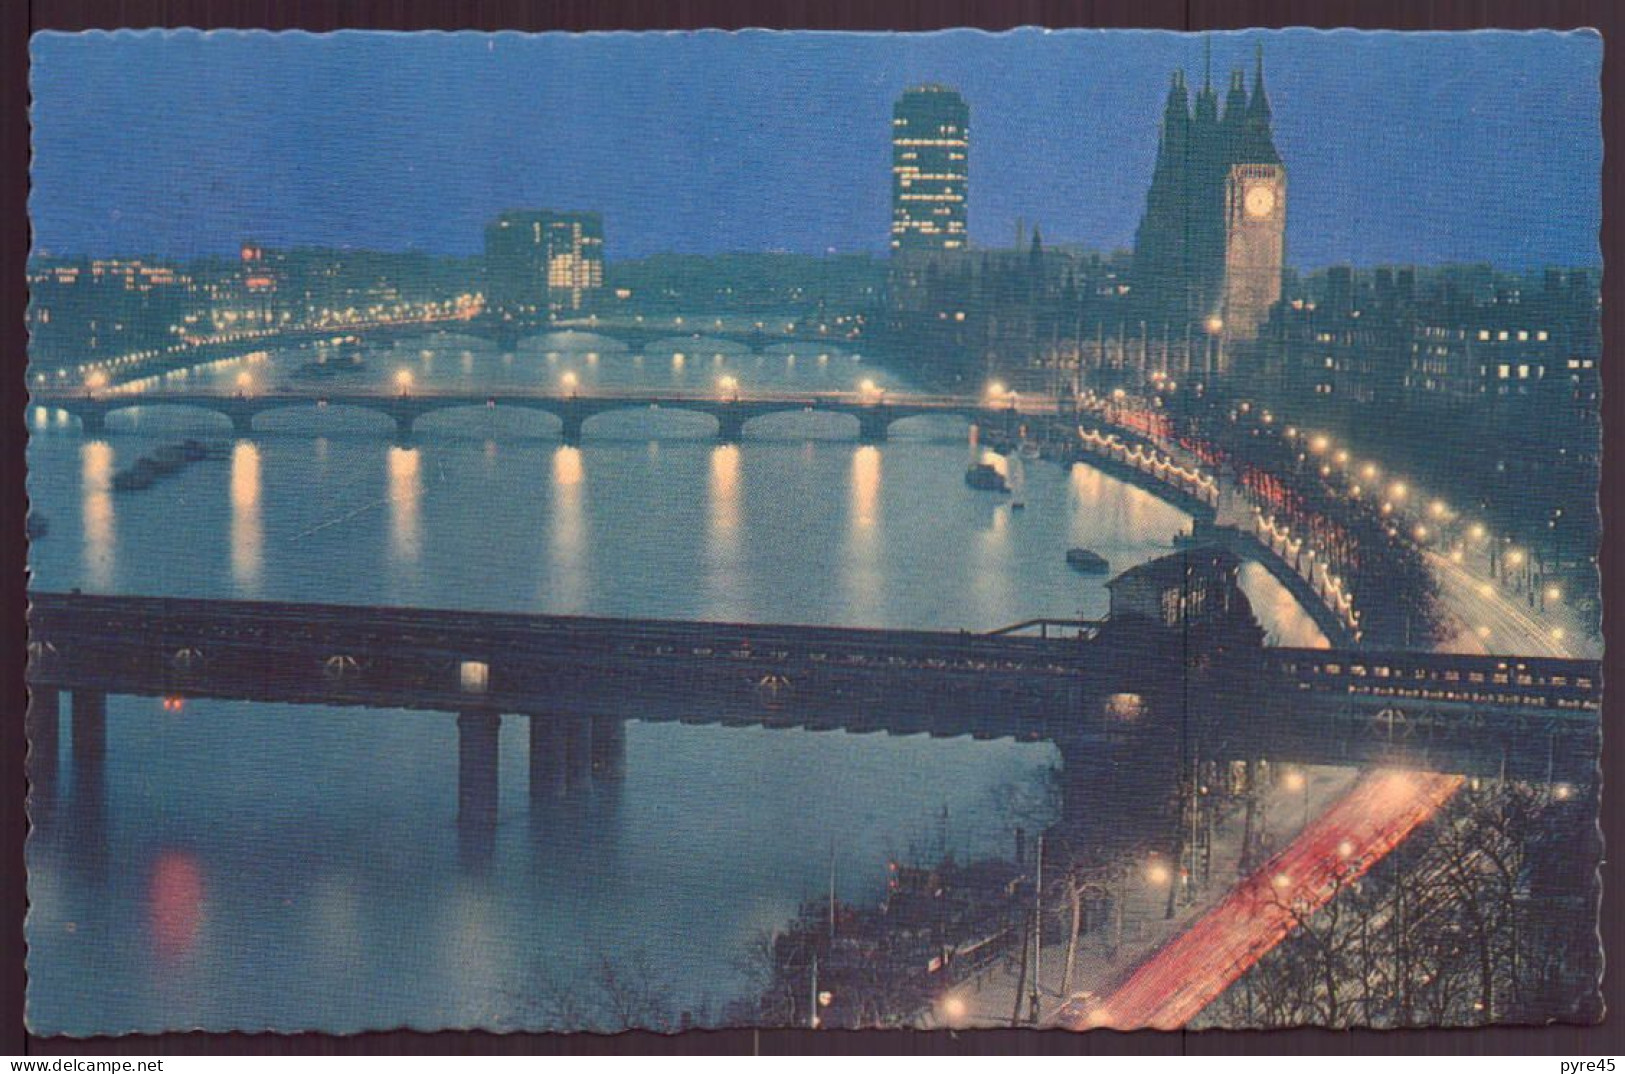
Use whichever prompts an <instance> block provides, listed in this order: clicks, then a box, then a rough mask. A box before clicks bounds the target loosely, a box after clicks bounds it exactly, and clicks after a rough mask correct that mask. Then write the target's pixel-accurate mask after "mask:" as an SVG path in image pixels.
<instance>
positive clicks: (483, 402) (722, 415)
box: [31, 389, 1031, 443]
mask: <svg viewBox="0 0 1625 1074" xmlns="http://www.w3.org/2000/svg"><path fill="white" fill-rule="evenodd" d="M31 401H32V404H33V405H35V406H43V407H49V408H54V409H58V410H64V411H66V412H67V413H69V414H71V415H73V416H75V417H77V418H78V419H79V421H80V423H81V425H82V426H83V428H84V430H85V431H86V432H88V433H93V434H94V433H100V432H102V431H104V430H105V429H106V427H107V416H108V415H109V414H111V413H114V412H116V411H119V410H128V409H132V408H136V407H155V406H164V407H172V406H181V407H194V408H199V409H203V410H208V411H212V412H214V413H217V414H223V415H225V416H226V417H227V418H229V419H230V421H231V423H232V427H233V428H234V429H236V430H237V432H238V433H239V434H244V435H246V434H248V433H251V432H252V431H253V428H254V419H255V417H256V416H258V415H260V414H263V413H266V412H267V411H271V410H284V409H288V408H290V407H314V408H326V407H349V408H359V409H363V410H371V411H375V412H378V413H381V414H384V415H386V416H388V417H389V418H390V419H392V420H393V421H394V422H395V427H396V431H397V432H398V433H399V434H400V435H402V436H407V435H410V434H411V432H412V430H413V426H414V425H415V424H416V422H417V420H418V419H419V418H421V417H423V416H424V415H425V414H430V413H433V412H435V411H438V410H451V409H458V408H461V409H466V408H476V409H477V408H495V407H515V408H520V409H525V410H533V411H540V412H542V413H545V414H551V415H553V416H554V417H556V418H557V419H558V420H559V422H560V424H561V426H562V433H563V437H564V440H565V442H566V443H578V442H579V441H580V440H581V436H582V432H583V429H584V426H585V425H586V423H587V421H588V420H589V419H591V418H593V417H596V416H597V415H599V414H606V413H609V412H611V411H618V410H681V411H691V412H697V413H701V414H708V415H710V416H711V417H713V418H715V419H716V422H717V436H718V437H719V438H720V439H722V440H724V441H737V440H739V439H740V438H741V437H743V435H744V431H745V425H746V423H748V422H750V421H751V420H753V419H755V418H760V417H765V416H766V415H769V414H781V413H796V412H807V413H826V414H844V415H847V416H850V417H852V418H855V419H856V421H857V427H858V436H859V439H861V440H862V441H864V442H865V443H874V442H878V441H881V440H884V439H885V438H886V436H887V431H888V430H889V429H890V428H891V425H892V423H893V422H896V421H901V420H902V419H904V418H913V417H920V416H923V415H933V414H938V415H949V416H957V417H962V418H964V419H965V420H967V421H971V422H980V423H987V422H1014V421H1017V420H1019V419H1020V418H1021V417H1022V416H1024V415H1025V414H1027V413H1030V412H1031V410H1030V408H1026V407H1024V408H1023V410H1022V412H1020V413H1018V412H1017V411H1015V410H1014V409H1013V408H1011V407H1009V406H996V405H992V404H989V403H987V402H981V401H978V400H976V399H971V398H961V397H956V396H920V395H906V396H897V397H889V396H887V395H884V394H879V393H869V394H865V393H862V392H822V393H813V392H801V393H785V394H778V395H774V394H758V393H753V394H731V393H729V394H722V393H716V392H713V393H710V394H699V393H686V394H685V393H675V392H664V393H661V392H625V393H613V392H602V393H593V394H577V393H559V392H538V391H522V390H502V391H443V390H435V389H430V390H426V391H395V392H390V391H383V390H378V389H373V390H367V389H360V390H350V391H327V390H319V389H277V390H273V391H263V392H258V391H256V392H231V391H211V390H197V389H181V390H162V391H130V390H112V391H106V392H86V391H77V392H71V391H53V390H42V391H38V392H36V393H34V395H33V398H32V400H31Z"/></svg>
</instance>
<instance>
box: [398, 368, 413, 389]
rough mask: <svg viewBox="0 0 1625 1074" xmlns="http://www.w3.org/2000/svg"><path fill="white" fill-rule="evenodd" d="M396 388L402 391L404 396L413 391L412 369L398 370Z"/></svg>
mask: <svg viewBox="0 0 1625 1074" xmlns="http://www.w3.org/2000/svg"><path fill="white" fill-rule="evenodd" d="M395 387H396V388H398V389H399V390H400V393H401V394H402V395H405V394H407V393H408V392H410V391H411V390H412V371H411V370H410V369H398V370H396V371H395Z"/></svg>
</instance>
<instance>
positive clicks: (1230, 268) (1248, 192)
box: [1219, 50, 1286, 340]
mask: <svg viewBox="0 0 1625 1074" xmlns="http://www.w3.org/2000/svg"><path fill="white" fill-rule="evenodd" d="M1238 77H1239V76H1238ZM1241 141H1242V144H1241V145H1240V146H1239V147H1238V150H1239V151H1238V153H1237V160H1236V162H1235V163H1233V164H1231V165H1230V172H1229V174H1228V175H1227V176H1226V177H1225V189H1224V206H1225V208H1224V236H1225V241H1224V290H1223V307H1222V309H1221V310H1220V313H1219V316H1220V318H1221V319H1222V320H1223V331H1224V335H1225V338H1226V339H1229V340H1253V339H1257V338H1258V326H1259V325H1261V324H1263V323H1264V321H1265V320H1267V319H1268V317H1269V313H1270V308H1271V307H1272V306H1274V305H1275V303H1276V302H1278V301H1280V298H1281V268H1282V265H1283V263H1284V253H1285V236H1286V168H1285V167H1283V166H1282V164H1281V157H1280V155H1279V154H1278V153H1277V152H1276V151H1275V142H1274V139H1273V138H1272V137H1271V136H1270V106H1269V98H1268V97H1266V96H1265V94H1264V58H1263V53H1262V50H1260V53H1259V57H1258V67H1257V71H1256V73H1255V74H1254V76H1253V92H1252V99H1251V100H1250V101H1249V102H1248V104H1247V113H1246V123H1245V131H1244V133H1243V136H1242V139H1241Z"/></svg>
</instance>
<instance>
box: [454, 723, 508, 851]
mask: <svg viewBox="0 0 1625 1074" xmlns="http://www.w3.org/2000/svg"><path fill="white" fill-rule="evenodd" d="M501 730H502V717H501V716H499V715H498V714H496V713H494V712H481V711H475V712H464V713H461V714H459V715H458V717H457V823H458V824H459V825H462V826H464V827H469V828H476V829H494V828H495V827H496V823H497V740H498V738H499V735H500V732H501Z"/></svg>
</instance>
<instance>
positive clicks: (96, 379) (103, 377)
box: [85, 369, 107, 391]
mask: <svg viewBox="0 0 1625 1074" xmlns="http://www.w3.org/2000/svg"><path fill="white" fill-rule="evenodd" d="M85 387H87V388H89V389H90V390H91V391H96V390H97V389H98V388H105V387H107V374H106V373H103V372H102V371H101V370H100V369H97V370H95V371H93V372H92V373H91V374H90V375H89V376H88V377H86V378H85Z"/></svg>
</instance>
